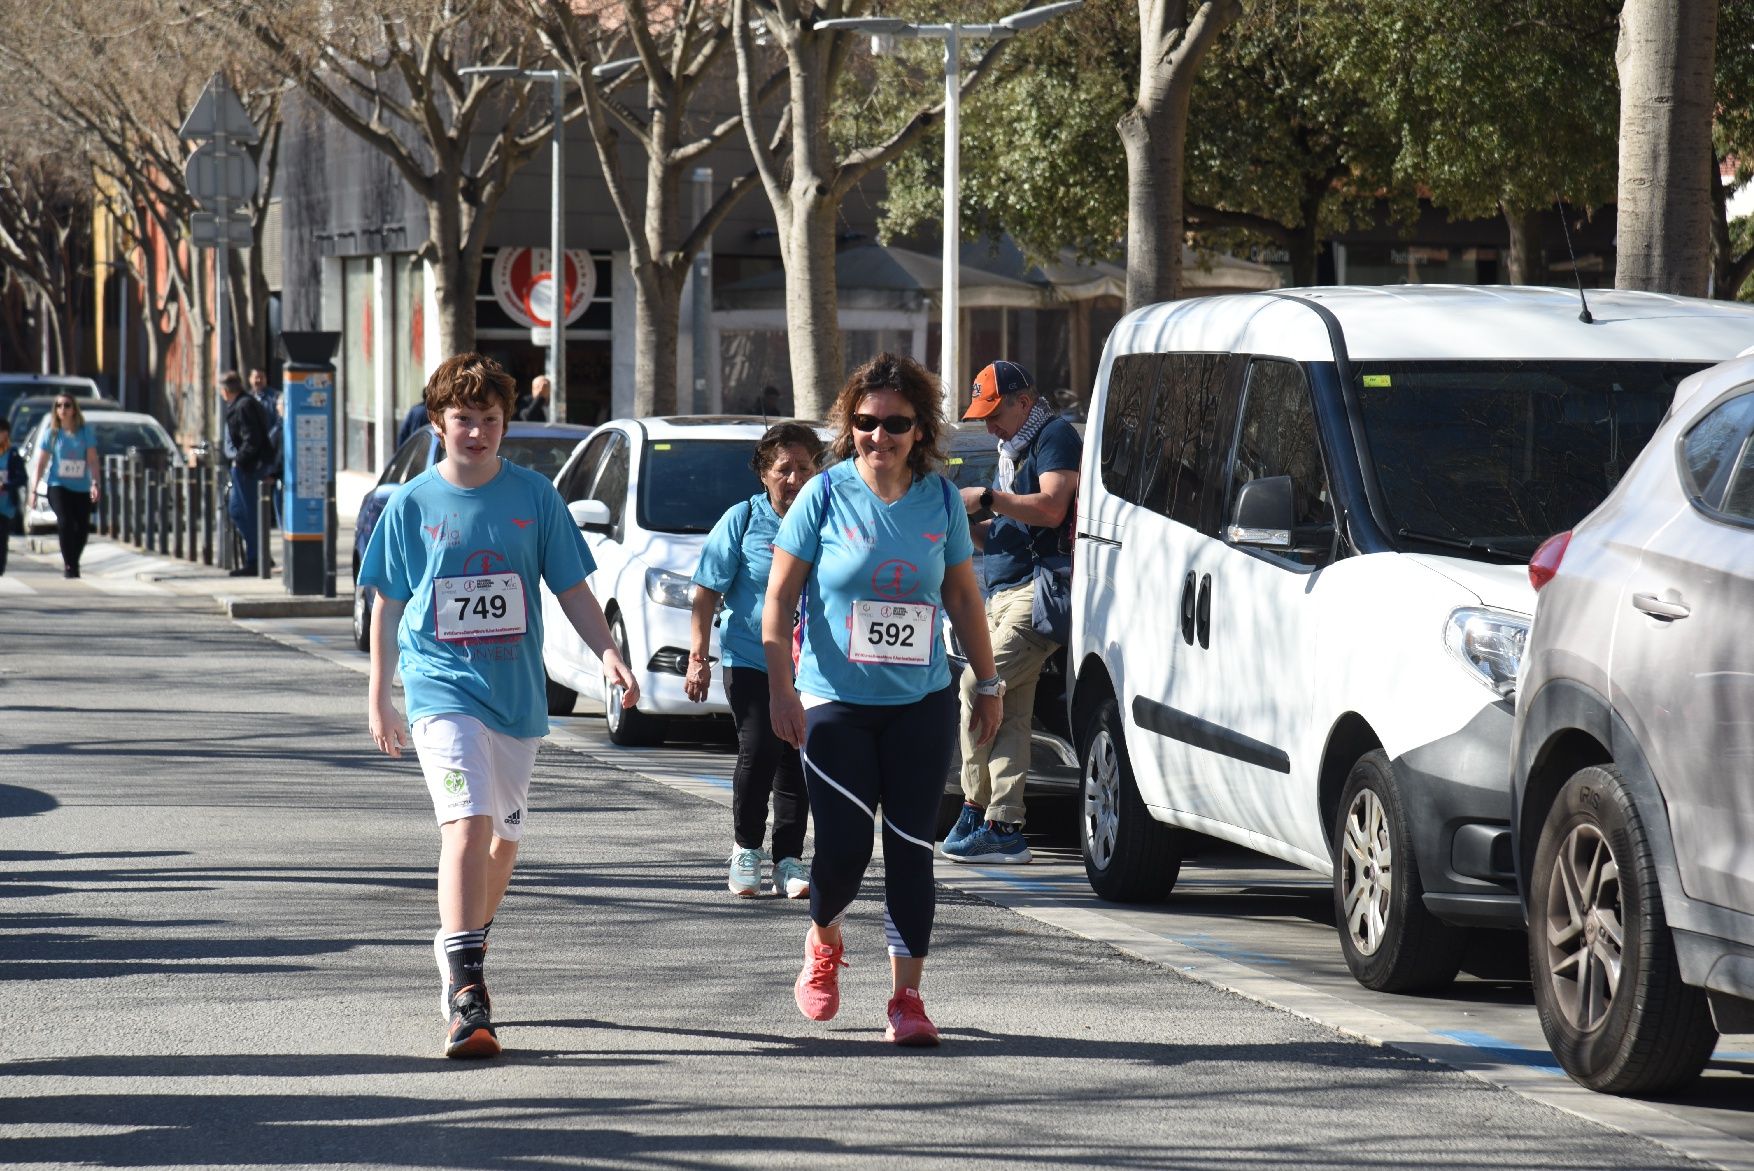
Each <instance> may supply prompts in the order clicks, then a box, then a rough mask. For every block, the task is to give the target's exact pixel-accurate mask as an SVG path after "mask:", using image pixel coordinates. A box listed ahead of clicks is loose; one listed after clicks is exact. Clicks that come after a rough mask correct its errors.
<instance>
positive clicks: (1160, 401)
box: [1138, 354, 1230, 529]
mask: <svg viewBox="0 0 1754 1171" xmlns="http://www.w3.org/2000/svg"><path fill="white" fill-rule="evenodd" d="M1229 364H1230V356H1229V355H1228V354H1166V355H1165V356H1164V359H1163V370H1162V373H1161V374H1160V375H1159V376H1158V379H1157V394H1156V395H1155V399H1156V401H1155V403H1154V404H1153V409H1152V411H1151V417H1150V423H1149V424H1148V428H1147V431H1146V436H1145V442H1144V451H1143V453H1142V455H1141V458H1140V468H1139V484H1140V486H1141V492H1140V495H1139V498H1138V499H1139V503H1140V504H1143V505H1144V506H1145V507H1146V508H1149V509H1150V510H1151V511H1153V512H1156V513H1161V514H1162V515H1164V516H1167V517H1169V518H1170V519H1171V520H1173V521H1178V522H1180V523H1181V524H1185V525H1187V526H1189V527H1190V528H1196V529H1197V528H1200V527H1201V524H1200V522H1201V515H1200V506H1201V500H1202V497H1203V496H1204V492H1205V487H1206V477H1207V475H1208V473H1209V471H1210V469H1211V466H1212V459H1211V457H1212V451H1213V448H1214V447H1215V446H1216V445H1217V442H1218V415H1219V406H1220V402H1221V396H1222V395H1223V392H1224V376H1225V374H1226V373H1227V371H1228V368H1229Z"/></svg>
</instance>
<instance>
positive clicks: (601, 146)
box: [517, 0, 785, 415]
mask: <svg viewBox="0 0 1754 1171" xmlns="http://www.w3.org/2000/svg"><path fill="white" fill-rule="evenodd" d="M517 7H518V8H519V10H520V11H522V12H523V13H524V14H525V15H526V16H527V17H529V18H530V19H531V20H532V21H534V23H535V26H536V28H537V29H538V31H539V33H540V35H541V36H542V39H543V41H544V43H545V44H547V45H548V47H549V49H550V51H551V52H552V53H553V55H554V56H555V57H557V58H558V59H559V60H561V61H562V62H564V63H565V67H566V69H567V70H568V71H569V72H570V73H571V74H572V76H573V80H574V82H575V84H576V85H577V86H578V88H579V90H580V92H581V93H582V94H583V100H584V122H585V125H586V127H587V128H588V129H589V131H590V134H591V142H592V144H593V146H594V147H595V148H596V153H597V161H598V164H599V165H600V166H601V167H602V169H603V179H604V183H605V184H606V185H607V187H608V190H609V202H610V203H611V204H612V205H613V206H614V208H615V214H616V217H617V218H618V219H619V220H620V222H621V228H622V231H623V232H624V233H625V234H626V236H627V243H628V258H629V266H630V268H631V269H632V274H633V283H634V339H635V341H634V413H635V414H636V415H662V414H668V413H671V412H673V411H675V410H676V408H677V403H676V379H677V367H678V362H677V356H676V355H677V343H678V335H679V323H680V318H681V303H682V287H683V283H684V282H685V281H686V280H687V278H688V272H689V266H690V265H691V264H692V263H693V262H694V258H695V257H696V256H697V255H699V253H700V251H701V249H702V248H704V247H705V246H706V244H707V242H708V241H709V240H710V239H711V238H712V233H713V231H714V230H715V229H716V228H717V227H718V226H719V225H720V224H721V223H723V222H724V220H725V217H726V216H727V215H729V214H730V212H731V209H732V208H733V207H735V206H736V204H737V202H738V201H739V200H741V199H742V198H743V196H744V195H746V194H748V193H749V192H750V191H752V190H753V189H754V188H755V184H756V173H755V171H754V170H750V171H747V172H745V173H744V174H741V175H738V176H737V177H736V178H734V179H733V180H732V181H731V182H730V184H729V185H728V186H726V187H725V189H724V190H723V191H722V192H720V193H719V195H718V196H717V197H716V198H715V199H714V201H713V203H712V205H711V206H710V207H709V208H708V209H707V212H706V214H705V215H704V216H702V217H701V219H700V220H699V222H697V223H694V224H684V223H683V222H682V217H681V214H680V210H681V209H680V202H681V200H680V188H681V180H682V176H683V173H684V171H685V170H686V169H687V168H688V167H689V166H690V165H691V164H693V163H695V162H698V161H699V160H700V159H701V158H702V157H703V156H704V155H706V154H707V152H709V151H711V150H713V149H714V148H715V147H717V146H719V145H720V144H722V143H723V142H724V141H725V140H726V139H727V138H729V137H731V136H732V135H734V134H736V133H738V130H739V128H740V127H741V126H742V124H743V119H742V116H741V115H740V114H738V113H735V112H733V113H732V114H731V115H730V116H729V117H724V116H716V117H715V116H711V115H696V116H694V117H691V116H690V105H691V103H693V102H695V101H696V99H698V98H699V97H700V96H702V88H703V86H708V85H710V83H711V82H712V81H714V80H718V79H719V78H720V77H721V76H724V77H726V78H727V79H728V73H727V71H724V70H722V69H720V68H718V67H720V66H721V65H723V64H725V50H726V49H727V48H728V47H729V45H730V43H731V30H730V16H731V9H730V5H729V4H728V3H726V2H725V0H687V2H686V3H684V4H682V5H680V6H666V7H664V8H662V9H660V10H659V11H658V12H654V11H652V10H651V9H650V8H648V7H647V6H646V4H645V3H644V0H621V2H620V4H619V5H618V6H605V7H603V8H601V9H590V10H584V11H581V10H580V9H579V8H578V7H577V6H576V5H575V4H573V3H571V2H570V0H517ZM623 51H631V52H632V53H633V54H634V57H633V58H632V59H633V60H637V62H638V66H639V68H638V72H637V73H634V72H629V73H623V74H620V75H619V77H614V76H606V77H605V78H604V79H602V80H600V79H599V77H598V75H597V73H596V72H595V71H596V70H598V69H599V68H600V67H602V66H604V65H606V64H608V63H609V59H610V58H612V57H614V56H616V55H617V53H618V52H623ZM611 68H613V67H611ZM604 72H605V74H606V75H607V74H609V73H610V70H605V71H604ZM784 77H785V75H784V73H783V72H778V73H775V74H773V75H772V76H771V77H770V78H769V79H768V80H766V81H765V82H764V83H763V84H762V85H761V86H760V87H759V88H758V91H757V94H756V102H757V104H758V105H760V104H762V103H763V102H765V101H766V100H767V98H768V97H769V96H770V95H771V94H774V93H777V92H778V91H779V88H780V85H781V84H782V83H783V81H784ZM638 78H643V79H644V81H645V99H646V100H645V107H644V109H643V110H641V109H638V108H636V107H634V106H633V105H631V104H630V103H628V102H626V101H624V100H622V99H621V98H620V96H619V90H620V88H621V87H620V86H619V84H618V83H620V82H626V81H632V80H636V79H638ZM709 92H710V91H709ZM623 134H626V135H627V136H629V137H631V138H632V139H633V140H634V141H635V142H636V143H638V145H639V147H640V151H641V153H642V154H643V155H644V156H645V200H644V203H643V205H640V204H636V203H635V199H634V194H633V192H632V190H631V184H630V182H629V178H630V177H629V175H628V174H627V166H626V164H625V163H624V161H623V158H622V153H621V136H622V135H623ZM697 377H698V373H697Z"/></svg>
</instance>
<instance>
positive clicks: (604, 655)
mask: <svg viewBox="0 0 1754 1171" xmlns="http://www.w3.org/2000/svg"><path fill="white" fill-rule="evenodd" d="M554 597H555V600H556V601H558V602H559V603H560V609H561V611H562V612H563V613H564V614H565V615H566V620H567V621H568V622H570V623H572V628H573V629H574V630H576V631H578V634H579V637H580V638H582V639H584V640H585V645H586V646H588V647H590V648H591V653H592V654H594V655H596V656H597V658H598V659H599V660H600V661H601V662H602V664H603V673H604V674H606V675H608V676H609V677H610V679H611V680H612V681H613V682H615V683H619V684H620V685H621V686H622V688H623V689H624V691H625V694H623V695H622V697H621V706H622V707H623V708H631V707H632V706H633V705H634V704H636V703H638V702H639V682H638V681H637V680H636V679H634V677H633V672H632V671H631V670H629V669H628V666H627V664H626V663H624V662H622V660H621V652H620V651H618V650H616V649H615V640H614V639H613V638H611V637H609V623H608V622H607V621H606V620H605V619H604V617H603V607H602V606H599V605H598V604H597V595H595V594H593V593H592V592H591V587H590V586H589V585H587V584H585V583H584V582H582V581H581V582H579V584H578V585H576V586H573V587H572V588H571V589H569V590H565V591H563V592H562V593H558V594H556V595H555V596H554Z"/></svg>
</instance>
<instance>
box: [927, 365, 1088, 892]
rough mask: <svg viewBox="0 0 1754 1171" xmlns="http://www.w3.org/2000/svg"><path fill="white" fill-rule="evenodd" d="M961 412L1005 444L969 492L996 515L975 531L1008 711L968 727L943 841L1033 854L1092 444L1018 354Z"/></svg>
mask: <svg viewBox="0 0 1754 1171" xmlns="http://www.w3.org/2000/svg"><path fill="white" fill-rule="evenodd" d="M962 417H963V418H964V419H984V420H986V424H987V431H988V432H989V433H990V434H992V435H993V437H994V438H995V439H997V440H998V442H999V466H998V470H997V472H996V473H995V474H994V477H993V483H992V486H991V487H987V488H975V487H968V488H964V489H963V490H962V500H963V505H964V507H966V508H967V509H968V511H969V513H970V514H971V515H975V514H979V515H985V516H987V517H988V519H985V520H981V521H979V523H977V524H975V525H974V529H973V535H974V542H975V544H976V545H978V546H980V547H981V549H982V550H983V552H984V558H983V560H982V567H983V569H984V572H985V575H986V579H987V603H986V612H987V630H988V634H989V636H990V638H991V640H992V645H993V662H994V664H995V666H996V667H997V668H998V674H999V694H1000V697H1001V699H1002V701H1003V703H1004V712H1005V714H1004V718H1003V719H1002V720H1000V722H999V731H998V734H997V735H995V736H994V737H993V739H992V741H991V742H990V743H986V744H982V743H980V742H978V741H976V740H975V739H974V737H972V736H971V735H969V734H968V733H967V732H966V731H965V732H963V734H962V797H963V803H962V812H961V813H960V814H959V815H958V816H957V819H956V824H955V825H954V826H953V827H951V830H950V833H949V835H948V836H947V837H946V838H945V839H944V847H943V850H944V856H945V857H946V858H948V859H950V860H951V861H952V862H984V863H992V862H1028V861H1029V860H1030V853H1029V845H1028V843H1027V842H1025V841H1024V840H1023V822H1024V816H1025V805H1024V785H1025V782H1026V781H1027V780H1028V777H1029V755H1030V734H1031V731H1032V726H1033V724H1034V720H1035V687H1036V683H1037V681H1038V680H1040V678H1041V670H1042V667H1043V666H1045V665H1046V663H1047V661H1048V659H1050V658H1052V657H1053V654H1054V652H1055V651H1056V650H1058V649H1059V648H1060V646H1061V644H1062V643H1063V642H1064V641H1065V639H1066V637H1067V633H1066V631H1065V630H1064V629H1063V626H1062V625H1061V624H1060V623H1059V622H1056V621H1055V620H1054V616H1056V615H1059V616H1065V617H1067V618H1069V615H1070V588H1071V583H1070V579H1071V572H1072V558H1071V545H1070V542H1069V540H1068V539H1067V534H1066V533H1065V524H1066V520H1067V518H1068V517H1070V516H1071V515H1072V513H1073V502H1074V501H1075V499H1076V498H1077V495H1078V469H1079V466H1080V464H1081V463H1082V461H1083V458H1084V443H1083V440H1082V439H1080V438H1079V436H1078V431H1077V429H1076V428H1075V427H1073V426H1072V424H1071V423H1069V422H1067V421H1066V420H1065V419H1063V418H1061V417H1060V416H1059V414H1058V413H1057V412H1056V410H1055V409H1054V406H1053V404H1052V403H1051V401H1050V400H1049V399H1048V398H1046V397H1045V396H1043V395H1040V394H1038V393H1036V390H1035V385H1034V383H1033V382H1032V381H1031V380H1030V377H1029V372H1028V371H1027V370H1025V369H1024V368H1023V367H1021V366H1019V365H1018V364H1017V363H1015V362H1006V361H998V362H994V363H992V364H990V365H989V366H987V367H986V368H985V369H983V370H982V371H981V372H980V374H979V376H977V377H976V378H975V380H974V399H973V401H972V402H971V403H970V404H969V408H968V410H967V412H966V413H964V415H963V416H962ZM979 700H980V697H979V696H978V695H977V693H976V692H975V689H974V688H973V686H972V685H971V684H970V683H969V681H967V680H964V681H963V686H962V706H963V710H964V711H967V712H972V711H973V710H974V705H975V704H976V703H977V702H979Z"/></svg>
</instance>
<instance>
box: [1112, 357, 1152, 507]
mask: <svg viewBox="0 0 1754 1171" xmlns="http://www.w3.org/2000/svg"><path fill="white" fill-rule="evenodd" d="M1162 360H1163V356H1162V355H1161V354H1123V355H1122V356H1120V357H1118V358H1116V359H1115V362H1114V367H1113V368H1112V369H1111V370H1110V371H1109V376H1108V406H1107V408H1106V409H1105V410H1104V412H1103V417H1102V486H1103V487H1104V488H1106V489H1108V491H1109V492H1110V493H1112V494H1113V495H1115V496H1119V497H1120V498H1121V499H1122V500H1127V501H1130V502H1132V503H1135V504H1136V503H1138V501H1139V448H1140V438H1141V436H1142V435H1143V432H1144V429H1145V428H1144V423H1145V414H1146V412H1147V411H1148V410H1149V409H1150V406H1151V392H1152V390H1153V388H1155V387H1156V385H1157V367H1158V365H1159V364H1160V363H1161V362H1162Z"/></svg>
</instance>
